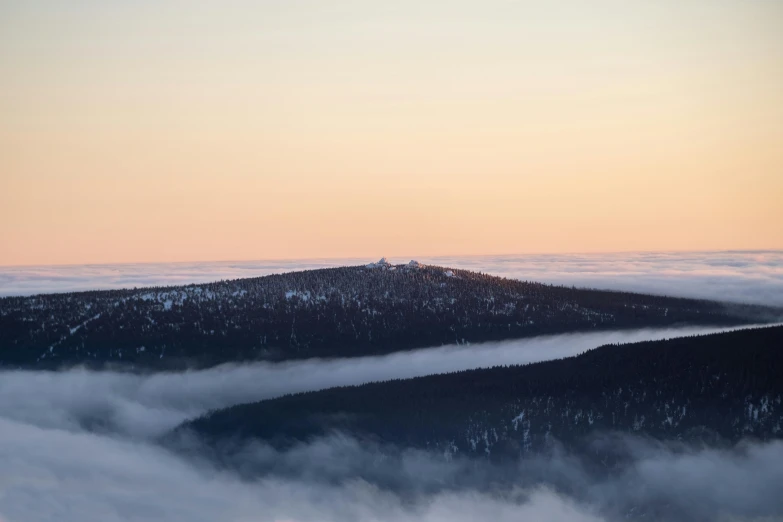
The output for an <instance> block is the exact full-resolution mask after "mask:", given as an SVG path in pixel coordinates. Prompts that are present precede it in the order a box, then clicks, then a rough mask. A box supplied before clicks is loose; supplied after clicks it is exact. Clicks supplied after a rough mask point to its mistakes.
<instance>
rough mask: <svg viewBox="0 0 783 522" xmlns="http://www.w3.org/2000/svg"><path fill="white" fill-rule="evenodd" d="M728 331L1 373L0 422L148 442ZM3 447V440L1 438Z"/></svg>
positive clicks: (623, 333)
mask: <svg viewBox="0 0 783 522" xmlns="http://www.w3.org/2000/svg"><path fill="white" fill-rule="evenodd" d="M728 329H731V328H717V327H716V328H705V327H689V328H649V329H640V330H616V331H605V332H591V333H582V334H567V335H553V336H541V337H534V338H530V339H521V340H515V341H504V342H498V343H484V344H475V345H461V346H456V345H450V346H442V347H437V348H428V349H423V350H415V351H410V352H398V353H393V354H390V355H384V356H375V357H358V358H349V359H331V360H329V359H327V360H320V359H310V360H305V361H293V362H284V363H255V364H242V365H233V364H228V365H223V366H219V367H216V368H211V369H207V370H199V371H190V372H177V373H154V374H148V375H138V374H132V373H119V372H112V371H100V372H96V371H90V370H86V369H80V368H75V369H70V370H66V371H60V372H41V371H10V372H9V371H6V372H0V415H2V416H3V417H5V418H11V419H14V420H20V421H24V422H31V423H34V424H36V425H40V426H44V427H49V426H57V427H62V428H67V429H75V430H78V429H80V427H83V426H91V427H92V428H93V429H94V430H95V429H102V430H110V431H112V432H118V433H122V434H124V435H127V436H132V437H155V436H159V435H161V434H163V433H165V432H167V431H169V430H170V429H171V428H173V427H175V426H177V425H178V424H180V423H181V422H182V421H184V420H186V419H189V418H193V417H197V416H200V415H202V414H204V413H206V412H207V411H209V410H210V409H217V408H225V407H228V406H231V405H234V404H241V403H245V402H254V401H259V400H262V399H269V398H272V397H278V396H280V395H285V394H287V393H296V392H303V391H312V390H320V389H324V388H331V387H334V386H345V385H353V384H362V383H366V382H372V381H384V380H390V379H400V378H408V377H418V376H422V375H431V374H434V373H447V372H454V371H459V370H467V369H471V368H488V367H492V366H498V365H507V364H526V363H531V362H538V361H546V360H551V359H558V358H562V357H568V356H571V355H577V354H579V353H582V352H584V351H585V350H589V349H592V348H596V347H598V346H601V345H604V344H610V343H627V342H635V341H644V340H655V339H665V338H671V337H681V336H686V335H694V334H705V333H714V332H720V331H726V330H728ZM0 442H2V434H0Z"/></svg>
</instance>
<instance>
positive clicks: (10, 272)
mask: <svg viewBox="0 0 783 522" xmlns="http://www.w3.org/2000/svg"><path fill="white" fill-rule="evenodd" d="M378 257H380V255H379V256H378ZM417 259H418V261H421V262H423V263H429V264H437V265H445V266H451V267H455V268H464V269H467V270H475V271H482V272H485V273H489V274H494V275H499V276H505V277H511V278H517V279H524V280H528V281H541V282H544V283H552V284H562V285H568V286H571V285H575V286H583V287H592V288H607V289H613V290H626V291H633V292H647V293H653V294H666V295H673V296H681V297H699V298H705V299H717V300H723V301H738V302H751V303H757V304H768V305H776V306H783V251H747V252H736V251H735V252H639V253H616V254H529V255H507V256H452V257H430V258H421V257H420V258H417ZM370 261H377V259H366V258H362V259H358V258H353V259H314V260H292V261H231V262H228V261H224V262H211V263H147V264H124V265H70V266H19V267H14V266H7V267H0V296H2V295H29V294H35V293H46V292H68V291H74V290H96V289H106V288H133V287H142V286H158V285H178V284H189V283H208V282H211V281H218V280H221V279H237V278H242V277H258V276H262V275H267V274H275V273H281V272H290V271H293V270H308V269H313V268H327V267H334V266H348V265H363V264H366V263H368V262H370ZM389 261H391V262H393V263H407V262H408V261H409V258H390V259H389Z"/></svg>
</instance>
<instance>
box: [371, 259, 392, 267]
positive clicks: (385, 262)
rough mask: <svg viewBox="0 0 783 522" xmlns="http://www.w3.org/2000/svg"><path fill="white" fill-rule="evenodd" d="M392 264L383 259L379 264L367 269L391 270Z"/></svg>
mask: <svg viewBox="0 0 783 522" xmlns="http://www.w3.org/2000/svg"><path fill="white" fill-rule="evenodd" d="M391 266H392V264H391V263H389V262H388V261H386V258H385V257H382V258H381V260H380V261H378V262H377V263H370V264H368V265H367V268H391Z"/></svg>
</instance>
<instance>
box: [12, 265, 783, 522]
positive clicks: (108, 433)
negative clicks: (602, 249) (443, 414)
mask: <svg viewBox="0 0 783 522" xmlns="http://www.w3.org/2000/svg"><path fill="white" fill-rule="evenodd" d="M418 260H419V261H421V262H424V263H431V264H439V265H445V266H451V267H457V268H465V269H471V270H479V271H482V272H487V273H492V274H497V275H502V276H506V277H514V278H519V279H523V280H535V281H543V282H548V283H556V284H566V285H575V286H581V287H598V288H611V289H618V290H632V291H642V292H650V293H657V294H669V295H681V296H693V297H703V298H713V299H722V300H729V301H737V302H754V303H766V304H773V305H781V306H783V252H709V253H639V254H601V255H598V254H595V255H593V254H590V255H527V256H482V257H449V258H445V257H443V258H419V259H418ZM368 261H370V260H367V259H340V260H313V261H291V262H225V263H175V264H136V265H85V266H57V267H0V295H28V294H34V293H41V292H62V291H72V290H87V289H97V288H122V287H141V286H146V285H172V284H187V283H199V282H208V281H215V280H220V279H233V278H240V277H253V276H259V275H264V274H270V273H280V272H288V271H292V270H301V269H310V268H319V267H329V266H342V265H359V264H365V263H367V262H368ZM390 261H392V262H399V263H402V262H407V261H408V259H407V258H406V259H390ZM713 331H716V329H707V328H689V329H646V330H632V331H631V330H629V331H617V332H594V333H586V334H572V335H559V336H547V337H539V338H533V339H524V340H518V341H508V342H502V343H487V344H481V345H473V346H446V347H438V348H432V349H425V350H417V351H413V352H407V353H396V354H390V355H386V356H382V357H362V358H355V359H350V360H341V359H338V360H309V361H293V362H286V363H279V364H266V363H256V364H242V365H224V366H220V367H216V368H211V369H207V370H199V371H190V372H177V373H157V374H148V375H144V374H131V373H123V372H116V371H91V370H87V369H83V368H71V369H68V370H63V371H59V372H40V371H3V372H0V522H28V521H41V522H46V521H58V522H61V521H62V522H72V521H73V522H75V521H79V522H81V521H84V520H90V521H92V520H96V521H97V520H100V521H107V522H111V521H142V520H143V521H147V520H161V521H188V522H190V521H194V522H199V521H215V520H220V521H229V522H240V521H241V522H250V521H277V522H294V521H296V522H305V521H307V522H311V521H312V522H316V521H318V522H337V521H340V522H343V521H346V522H347V521H357V522H358V521H374V522H412V521H414V520H415V521H419V520H421V521H430V522H441V521H443V522H445V521H455V522H463V521H465V522H467V521H473V520H493V521H499V522H504V521H512V520H513V521H518V520H542V521H547V520H548V521H574V522H587V521H590V522H597V521H605V522H615V521H620V520H628V519H629V518H631V519H633V518H634V517H639V518H638V519H640V520H667V521H669V520H682V521H702V520H711V521H713V520H714V521H726V522H728V521H740V520H741V521H756V522H762V521H764V522H769V521H773V520H775V521H782V520H783V499H781V496H780V494H779V492H780V491H783V443H781V442H769V443H761V442H753V441H743V442H742V443H740V444H739V445H738V446H737V447H735V448H731V449H720V450H719V449H714V448H712V449H710V448H695V447H687V446H685V445H683V444H681V443H678V442H677V441H668V442H667V441H664V442H653V441H649V440H643V439H638V438H632V437H627V436H618V435H616V434H599V435H597V436H596V437H597V443H598V444H604V445H607V444H608V445H610V446H611V447H613V448H615V449H616V451H619V452H621V453H622V454H623V455H625V457H626V458H625V459H624V460H623V462H624V464H623V465H622V466H621V467H620V468H618V469H615V470H614V471H613V472H612V473H606V472H602V471H601V470H596V469H595V467H594V466H593V465H591V464H590V463H588V462H585V461H583V460H582V458H581V457H580V456H579V455H574V454H571V453H569V452H568V451H566V450H564V449H562V448H561V449H556V450H555V451H553V452H552V453H551V454H548V455H539V456H536V457H533V458H530V459H527V460H525V461H523V462H521V463H519V464H518V465H517V464H515V465H514V467H513V468H512V469H510V470H509V469H508V468H507V467H506V468H502V469H498V468H497V467H493V466H492V465H490V464H488V463H486V462H476V461H468V460H463V459H461V458H455V459H450V460H449V459H445V458H444V456H443V455H438V454H432V453H429V452H426V451H421V450H414V449H410V448H396V449H394V450H393V451H392V450H391V449H390V448H385V447H380V446H373V445H368V444H367V443H364V442H363V443H360V442H358V441H356V440H354V439H352V438H351V437H350V436H348V435H345V434H333V435H332V436H329V437H326V438H323V439H319V440H315V441H310V442H308V443H303V444H301V445H298V446H295V447H293V448H290V449H288V450H286V451H278V450H275V449H273V448H270V447H268V446H264V445H263V444H250V445H242V446H236V447H228V448H224V449H223V450H222V451H223V453H222V454H221V456H220V460H219V461H216V460H215V459H214V458H207V457H206V455H210V457H214V455H211V454H210V452H209V451H207V450H206V448H204V447H203V446H202V445H201V443H200V441H198V439H192V438H191V437H190V436H188V435H187V434H186V435H183V437H182V438H177V439H172V438H171V437H165V436H166V435H167V434H169V433H170V431H171V430H172V429H173V428H174V427H176V426H178V425H179V424H180V423H181V422H183V421H185V420H188V419H191V418H194V417H197V416H199V415H202V414H204V413H205V412H207V411H209V410H211V409H215V408H222V407H227V406H231V405H233V404H238V403H244V402H250V401H257V400H262V399H266V398H271V397H276V396H279V395H282V394H286V393H292V392H299V391H307V390H316V389H322V388H327V387H331V386H338V385H346V384H360V383H363V382H369V381H377V380H385V379H394V378H403V377H414V376H419V375H425V374H431V373H439V372H448V371H456V370H463V369H469V368H479V367H488V366H494V365H498V364H518V363H529V362H535V361H540V360H547V359H553V358H559V357H564V356H569V355H574V354H577V353H580V352H583V351H585V350H587V349H591V348H594V347H597V346H599V345H602V344H606V343H621V342H633V341H638V340H647V339H661V338H669V337H676V336H680V335H691V334H695V333H709V332H713ZM163 440H165V441H166V442H165V443H164V442H161V441H163ZM202 449H203V451H201V450H202ZM217 462H219V464H218V463H217ZM260 469H261V470H266V471H265V472H264V473H258V472H256V471H257V470H260ZM254 470H256V471H254Z"/></svg>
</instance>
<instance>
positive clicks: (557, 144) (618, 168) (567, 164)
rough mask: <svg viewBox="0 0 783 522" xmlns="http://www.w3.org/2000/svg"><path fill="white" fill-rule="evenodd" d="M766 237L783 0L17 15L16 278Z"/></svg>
mask: <svg viewBox="0 0 783 522" xmlns="http://www.w3.org/2000/svg"><path fill="white" fill-rule="evenodd" d="M754 248H759V249H760V248H766V249H783V2H780V1H778V0H736V1H728V0H689V1H682V0H678V1H673V0H672V1H666V0H660V1H644V0H639V1H634V2H628V1H627V0H625V1H619V0H618V1H605V0H596V1H591V2H586V1H584V0H571V1H560V2H539V1H525V0H494V1H489V0H485V1H460V0H430V1H423V0H396V1H394V2H389V1H387V2H378V1H372V0H355V1H342V0H334V1H325V0H266V1H258V0H256V1H249V0H248V1H239V0H223V1H220V2H218V1H214V2H213V1H195V0H187V1H185V0H183V1H166V0H156V1H151V0H136V1H130V0H122V1H120V0H103V1H97V0H73V1H64V0H52V1H35V0H24V1H22V0H3V1H1V2H0V265H21V264H60V263H108V262H142V261H198V260H222V259H237V260H239V259H275V258H311V257H349V256H350V257H354V256H367V257H370V258H376V257H380V256H381V255H387V256H416V255H421V256H434V255H459V254H503V253H525V252H596V251H629V250H705V249H754Z"/></svg>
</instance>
